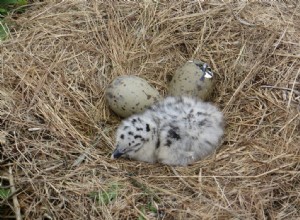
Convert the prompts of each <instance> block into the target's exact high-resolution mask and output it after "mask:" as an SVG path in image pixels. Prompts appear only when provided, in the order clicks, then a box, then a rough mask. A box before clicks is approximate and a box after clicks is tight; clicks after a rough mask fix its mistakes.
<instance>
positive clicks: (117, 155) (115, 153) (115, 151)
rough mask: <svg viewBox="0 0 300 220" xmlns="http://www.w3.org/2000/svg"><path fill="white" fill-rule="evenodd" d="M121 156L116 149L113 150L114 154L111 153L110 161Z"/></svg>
mask: <svg viewBox="0 0 300 220" xmlns="http://www.w3.org/2000/svg"><path fill="white" fill-rule="evenodd" d="M122 155H123V153H121V152H120V151H119V150H118V148H116V149H115V150H114V152H113V153H112V155H111V158H112V159H117V158H119V157H121V156H122Z"/></svg>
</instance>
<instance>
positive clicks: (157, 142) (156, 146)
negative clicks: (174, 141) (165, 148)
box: [155, 137, 160, 149]
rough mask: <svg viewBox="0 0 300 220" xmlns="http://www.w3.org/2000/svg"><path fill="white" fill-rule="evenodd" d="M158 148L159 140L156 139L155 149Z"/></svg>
mask: <svg viewBox="0 0 300 220" xmlns="http://www.w3.org/2000/svg"><path fill="white" fill-rule="evenodd" d="M159 146H160V139H159V137H158V138H157V141H156V144H155V148H156V149H157V148H159Z"/></svg>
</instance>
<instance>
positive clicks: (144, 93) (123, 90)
mask: <svg viewBox="0 0 300 220" xmlns="http://www.w3.org/2000/svg"><path fill="white" fill-rule="evenodd" d="M105 98H106V100H107V103H108V105H109V107H110V108H111V109H112V110H113V111H114V112H115V113H116V114H117V115H119V116H121V117H128V116H130V115H132V114H135V113H139V112H143V111H144V110H145V109H146V108H147V107H149V106H151V105H152V104H153V103H155V102H156V101H158V100H159V99H160V98H161V97H160V95H159V93H158V91H157V90H156V89H155V88H153V87H152V86H150V85H149V83H148V82H147V81H146V80H144V79H142V78H139V77H137V76H121V77H118V78H116V79H115V80H114V81H113V82H112V83H111V84H110V85H109V86H108V88H107V89H106V93H105Z"/></svg>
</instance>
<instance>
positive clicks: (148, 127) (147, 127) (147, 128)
mask: <svg viewBox="0 0 300 220" xmlns="http://www.w3.org/2000/svg"><path fill="white" fill-rule="evenodd" d="M150 130H151V129H150V125H149V124H146V131H147V132H149V131H150Z"/></svg>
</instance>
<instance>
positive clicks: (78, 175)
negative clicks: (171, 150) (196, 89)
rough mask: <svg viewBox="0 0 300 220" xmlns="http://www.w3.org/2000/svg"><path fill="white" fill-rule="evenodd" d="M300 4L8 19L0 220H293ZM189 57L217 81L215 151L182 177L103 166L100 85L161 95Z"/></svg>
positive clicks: (60, 9) (108, 136) (91, 6)
mask: <svg viewBox="0 0 300 220" xmlns="http://www.w3.org/2000/svg"><path fill="white" fill-rule="evenodd" d="M299 7H300V6H299V4H298V3H297V1H288V2H287V3H283V2H281V1H252V2H251V3H247V1H241V2H238V1H236V2H235V3H224V2H222V1H183V0H182V1H169V2H165V1H149V0H148V1H146V0H145V1H137V2H130V1H114V2H113V1H111V2H110V1H104V2H100V1H95V0H91V1H54V0H53V1H47V2H46V1H45V2H41V3H39V2H36V3H33V4H32V5H31V7H29V8H28V9H27V10H26V11H25V13H23V14H12V15H11V16H8V17H6V20H7V21H8V22H10V24H11V25H10V32H9V38H8V39H7V40H5V41H2V42H1V45H0V50H1V59H0V63H1V74H0V78H1V87H0V130H1V131H0V141H1V149H0V150H1V151H0V157H1V158H0V165H1V174H0V182H1V187H2V188H5V187H6V188H10V189H11V190H12V194H11V195H10V196H9V197H8V198H4V199H3V198H2V200H1V207H2V209H1V210H0V214H1V216H0V218H1V219H5V218H17V219H21V218H23V219H297V218H299V217H300V194H299V192H300V164H299V161H300V151H299V149H300V137H299V130H300V129H299V127H300V126H299V118H300V117H299V111H300V107H299V106H300V98H299V97H300V62H299V58H300V44H299V36H300V8H299ZM189 59H201V60H203V61H205V62H207V63H209V64H210V66H211V67H212V69H213V70H214V72H215V74H216V80H217V86H216V88H215V92H214V96H213V98H212V100H211V101H212V102H213V103H215V104H216V105H217V106H218V107H219V108H220V109H221V110H222V111H223V112H224V115H225V118H226V123H227V125H226V132H225V135H224V138H223V143H222V145H221V147H220V148H219V149H218V150H217V152H216V153H215V154H214V155H212V156H209V157H207V158H206V159H204V160H202V161H199V162H197V163H195V164H193V165H191V166H188V167H169V166H164V165H160V164H147V163H141V162H138V161H129V160H125V159H120V160H111V159H110V154H111V152H112V150H113V147H114V134H115V130H116V127H117V126H118V124H119V123H120V120H121V119H120V118H119V117H117V116H116V115H115V114H114V113H113V112H112V111H111V110H110V109H109V108H108V107H107V104H106V102H105V99H104V91H105V88H106V87H107V85H108V84H109V83H110V82H111V81H112V80H113V79H114V78H116V77H118V76H121V75H126V74H130V75H137V76H140V77H142V78H144V79H146V80H147V81H148V82H149V83H150V84H151V85H152V86H154V87H156V88H157V89H158V90H159V91H160V93H161V94H163V95H166V94H167V92H166V91H167V85H168V78H169V76H171V75H172V74H174V72H175V70H176V69H177V68H178V67H179V66H180V65H182V64H183V63H184V62H186V61H187V60H189Z"/></svg>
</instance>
